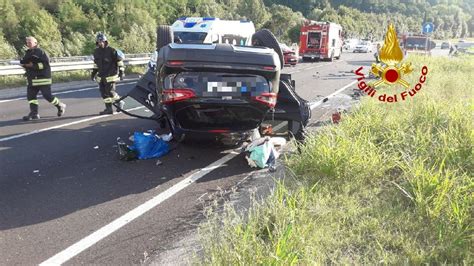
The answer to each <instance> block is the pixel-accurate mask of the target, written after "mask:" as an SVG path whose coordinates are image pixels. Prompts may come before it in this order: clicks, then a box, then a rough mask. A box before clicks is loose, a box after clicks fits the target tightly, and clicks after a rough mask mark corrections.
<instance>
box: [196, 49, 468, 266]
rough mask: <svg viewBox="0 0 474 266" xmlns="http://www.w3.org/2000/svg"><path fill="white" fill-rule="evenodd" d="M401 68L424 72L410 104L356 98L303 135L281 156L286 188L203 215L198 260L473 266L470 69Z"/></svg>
mask: <svg viewBox="0 0 474 266" xmlns="http://www.w3.org/2000/svg"><path fill="white" fill-rule="evenodd" d="M409 60H410V61H411V62H412V63H413V64H414V66H415V69H421V66H422V64H423V65H427V66H428V68H429V74H428V77H427V82H426V84H425V85H424V86H423V88H422V90H421V91H420V92H419V93H418V94H417V95H416V96H415V97H413V98H411V99H409V100H407V101H404V102H398V103H390V104H389V103H380V102H378V101H377V100H375V99H372V98H367V99H363V100H362V103H361V105H360V107H359V108H357V109H356V110H354V111H353V112H352V113H351V114H349V115H346V116H343V119H342V122H341V123H340V124H339V125H337V126H330V127H327V128H325V129H323V130H322V132H320V133H318V134H317V135H312V136H309V138H308V139H307V141H306V143H305V144H304V145H302V146H301V147H300V151H301V152H300V153H299V154H297V155H291V156H290V157H288V158H286V164H287V166H288V172H289V173H291V174H292V176H293V177H294V179H292V180H295V181H296V182H290V183H289V182H285V184H283V183H279V184H278V186H277V189H276V191H275V193H274V194H273V195H271V196H270V197H269V198H268V199H266V200H265V201H264V202H261V203H254V205H253V206H252V208H251V210H250V211H249V213H248V215H246V216H245V217H242V216H240V215H237V214H236V213H235V211H233V210H232V208H231V207H227V208H226V211H225V212H224V214H223V215H224V217H221V216H217V215H215V214H214V216H213V215H210V219H209V222H207V223H206V224H205V225H204V226H203V227H202V228H201V232H202V237H203V245H204V251H205V257H204V259H203V260H202V261H201V262H202V263H204V264H219V265H234V264H265V265H267V264H270V265H274V264H280V265H293V264H301V265H306V264H323V263H324V264H327V263H357V264H379V263H383V264H401V263H403V264H407V263H409V264H421V263H456V264H463V263H464V264H473V263H474V259H473V253H472V252H473V246H474V241H473V233H474V230H473V207H474V204H473V203H474V195H473V191H474V182H473V180H474V179H473V173H474V155H473V150H474V144H473V143H474V127H473V124H474V122H473V121H474V85H473V84H474V78H473V73H474V60H472V57H471V58H469V57H466V58H456V59H448V58H432V57H410V58H409ZM418 77H419V73H418V74H416V73H414V74H413V75H412V76H411V79H410V80H409V81H410V82H411V84H412V86H413V85H414V84H415V83H416V82H415V80H417V79H418ZM386 91H387V89H384V92H386ZM400 91H401V90H400V89H396V88H393V89H392V92H393V93H396V92H398V93H399V92H400Z"/></svg>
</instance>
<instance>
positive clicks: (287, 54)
mask: <svg viewBox="0 0 474 266" xmlns="http://www.w3.org/2000/svg"><path fill="white" fill-rule="evenodd" d="M280 48H281V51H282V52H283V59H284V62H285V65H292V66H295V65H296V64H297V63H298V56H296V53H295V52H294V51H293V50H292V49H291V48H290V47H288V46H287V45H286V44H283V43H280Z"/></svg>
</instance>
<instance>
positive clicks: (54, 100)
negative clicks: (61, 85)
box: [51, 97, 59, 105]
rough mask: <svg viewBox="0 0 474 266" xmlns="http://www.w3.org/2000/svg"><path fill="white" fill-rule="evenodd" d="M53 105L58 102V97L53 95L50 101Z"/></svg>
mask: <svg viewBox="0 0 474 266" xmlns="http://www.w3.org/2000/svg"><path fill="white" fill-rule="evenodd" d="M51 103H52V104H53V105H57V104H59V99H58V97H54V99H53V101H52V102H51Z"/></svg>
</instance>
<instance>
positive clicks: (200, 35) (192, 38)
mask: <svg viewBox="0 0 474 266" xmlns="http://www.w3.org/2000/svg"><path fill="white" fill-rule="evenodd" d="M206 36H207V33H206V32H186V31H175V32H174V42H175V43H188V44H196V43H203V42H204V39H206Z"/></svg>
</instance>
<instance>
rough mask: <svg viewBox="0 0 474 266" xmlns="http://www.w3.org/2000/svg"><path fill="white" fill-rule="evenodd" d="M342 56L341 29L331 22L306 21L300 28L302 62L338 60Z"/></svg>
mask: <svg viewBox="0 0 474 266" xmlns="http://www.w3.org/2000/svg"><path fill="white" fill-rule="evenodd" d="M341 54H342V27H341V25H339V24H336V23H331V22H318V21H312V20H307V21H305V23H304V24H303V26H301V34H300V55H301V56H302V57H303V61H309V60H314V59H321V60H322V59H327V60H329V61H332V60H333V59H334V58H335V59H339V58H340V57H341Z"/></svg>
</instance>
